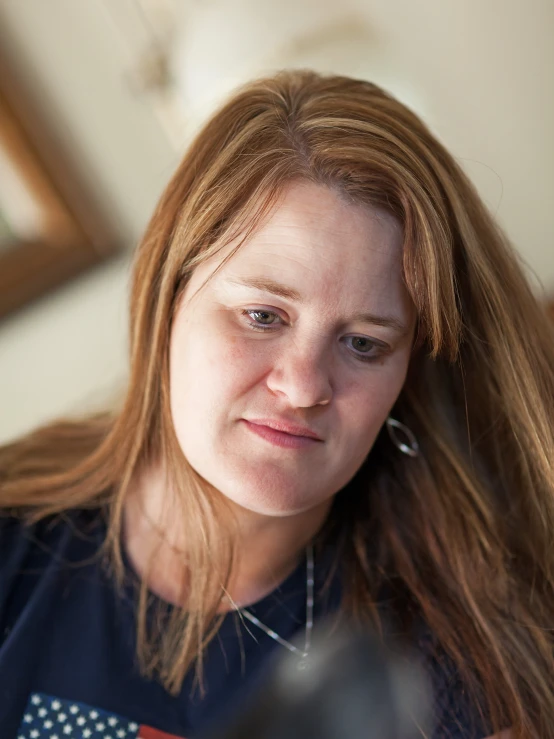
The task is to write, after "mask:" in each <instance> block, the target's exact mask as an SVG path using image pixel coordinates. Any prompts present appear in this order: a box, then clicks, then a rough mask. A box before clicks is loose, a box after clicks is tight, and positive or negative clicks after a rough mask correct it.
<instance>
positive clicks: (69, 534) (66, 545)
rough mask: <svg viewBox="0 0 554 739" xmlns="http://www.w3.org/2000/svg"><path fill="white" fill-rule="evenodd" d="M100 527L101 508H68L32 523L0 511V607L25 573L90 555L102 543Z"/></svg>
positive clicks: (36, 571)
mask: <svg viewBox="0 0 554 739" xmlns="http://www.w3.org/2000/svg"><path fill="white" fill-rule="evenodd" d="M101 527H102V518H101V513H100V510H99V509H96V510H90V511H83V510H69V511H66V512H64V513H63V514H59V515H56V516H50V517H47V518H44V519H41V520H40V521H38V522H36V523H32V524H31V523H28V522H27V521H26V520H25V519H23V518H22V517H20V516H16V515H10V514H9V513H7V512H2V511H0V611H1V607H2V601H3V600H5V599H6V598H7V597H8V596H7V594H8V593H9V591H10V587H11V585H12V584H13V583H14V582H15V581H16V580H17V579H18V578H20V577H21V576H22V574H25V573H38V572H40V571H41V570H44V569H46V568H47V567H49V566H51V565H52V564H55V563H57V562H60V563H61V562H64V563H68V562H77V561H79V559H81V560H82V559H83V558H85V557H89V556H91V554H92V553H93V551H95V550H98V548H99V544H100V543H101V540H102V537H101V535H100V532H101Z"/></svg>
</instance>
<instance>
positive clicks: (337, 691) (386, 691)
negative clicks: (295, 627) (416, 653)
mask: <svg viewBox="0 0 554 739" xmlns="http://www.w3.org/2000/svg"><path fill="white" fill-rule="evenodd" d="M328 633H329V632H328V630H327V631H325V634H324V629H321V628H320V629H319V630H318V631H317V632H316V638H315V640H314V646H313V649H312V651H311V652H310V656H309V658H308V664H307V665H306V666H305V668H304V669H301V668H299V660H298V658H297V657H295V656H294V655H293V654H291V653H288V652H285V651H284V650H283V651H282V652H279V655H278V659H277V661H276V664H275V665H274V671H273V673H272V675H271V677H270V678H269V680H268V681H267V682H264V684H263V686H260V691H259V692H258V693H257V695H255V696H254V700H253V701H252V702H250V704H249V708H248V709H247V710H246V712H245V713H243V715H242V716H241V717H240V719H239V720H238V721H237V722H236V723H235V724H234V725H233V726H231V727H230V729H229V730H227V731H226V732H225V733H223V734H216V735H215V736H214V735H212V736H211V737H210V739H253V738H254V737H255V739H308V738H309V737H317V738H318V739H412V738H413V739H415V738H416V737H421V736H423V735H424V734H423V732H429V724H430V720H429V717H430V706H431V700H430V696H431V689H430V685H429V682H428V680H427V678H426V675H425V673H424V672H423V670H422V668H421V667H420V666H419V665H418V664H417V661H416V660H415V657H413V658H410V655H409V654H408V653H407V652H404V651H401V650H400V649H396V648H395V649H394V650H393V649H391V648H390V647H389V648H385V647H384V646H383V645H382V643H381V642H380V641H379V640H378V638H377V637H376V636H374V635H373V634H372V633H371V632H367V631H360V630H357V629H356V628H355V627H342V628H341V629H338V630H337V631H336V632H335V633H334V634H333V635H332V636H327V634H328Z"/></svg>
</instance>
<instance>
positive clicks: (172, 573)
mask: <svg viewBox="0 0 554 739" xmlns="http://www.w3.org/2000/svg"><path fill="white" fill-rule="evenodd" d="M172 499H174V496H173V495H172V494H171V491H169V490H168V489H167V486H166V484H165V475H163V473H162V470H160V469H156V468H153V467H152V468H150V469H148V470H147V471H145V472H144V473H142V474H141V475H140V476H139V477H137V479H136V482H135V483H134V485H133V487H132V490H131V491H130V493H129V497H128V499H127V501H126V504H125V515H124V522H125V523H124V545H125V548H126V551H127V555H128V557H129V559H130V561H131V563H132V565H133V567H134V569H135V571H136V572H137V574H138V575H139V576H144V574H145V573H146V571H147V570H148V568H149V566H150V565H151V559H152V557H153V556H154V555H155V559H154V560H153V564H152V566H150V570H149V574H148V586H149V588H150V590H152V592H154V593H156V594H157V595H158V596H159V597H161V598H162V599H164V600H167V601H169V602H171V603H178V604H179V605H186V604H185V603H184V602H183V592H186V585H185V583H186V579H187V577H188V573H187V572H186V565H185V564H184V563H185V562H186V559H187V557H186V554H187V550H188V549H189V548H190V547H191V546H193V545H194V546H198V545H199V544H200V542H197V541H196V542H191V541H190V539H189V541H187V540H186V538H187V534H185V533H184V532H183V526H182V524H181V521H180V519H179V516H178V515H173V513H174V512H172V511H167V509H166V506H167V501H171V500H172ZM330 505H331V500H329V501H325V502H324V503H322V504H320V505H319V506H317V507H315V508H312V509H310V510H308V511H303V512H301V513H298V514H295V515H289V516H266V515H262V514H258V513H256V512H254V511H250V510H247V509H244V508H241V507H239V506H236V505H234V504H231V508H232V515H233V518H234V519H235V520H236V522H237V525H238V541H239V542H240V547H239V549H238V551H237V553H236V558H235V563H234V567H233V571H232V573H231V577H230V580H229V583H228V587H227V593H228V595H229V596H230V600H231V601H232V602H233V603H234V604H236V605H238V606H248V605H250V604H251V603H254V602H256V601H258V600H260V599H261V598H263V597H264V596H266V595H268V594H269V593H270V592H271V591H272V590H274V589H275V588H276V587H277V586H278V585H279V584H280V583H281V582H283V580H284V579H285V578H286V577H287V576H288V575H289V574H290V573H291V572H292V571H293V570H294V569H295V568H296V567H297V566H298V564H299V562H300V561H301V560H302V559H303V558H304V556H305V550H306V546H307V545H308V543H309V542H310V541H312V539H313V538H314V536H315V535H316V534H317V532H318V531H319V529H320V528H321V526H322V525H323V522H324V521H325V518H326V517H327V513H328V511H329V508H330ZM165 522H170V523H169V524H168V523H165ZM188 536H190V534H188ZM232 608H233V606H232V605H231V602H230V601H229V600H228V599H225V598H224V599H223V600H222V603H221V608H220V610H221V611H226V610H231V609H232Z"/></svg>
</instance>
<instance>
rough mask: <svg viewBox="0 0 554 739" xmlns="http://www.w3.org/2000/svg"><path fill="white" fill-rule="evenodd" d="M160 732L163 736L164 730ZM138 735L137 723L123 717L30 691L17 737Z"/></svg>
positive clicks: (136, 738)
mask: <svg viewBox="0 0 554 739" xmlns="http://www.w3.org/2000/svg"><path fill="white" fill-rule="evenodd" d="M143 728H144V729H145V730H147V728H148V727H143ZM160 735H161V736H166V735H165V734H163V732H162V733H161V734H160ZM140 736H142V731H141V727H140V726H139V723H138V722H136V721H129V719H128V718H125V717H124V716H121V715H117V714H115V713H111V712H109V711H105V710H103V709H101V708H93V707H92V706H90V705H86V704H84V703H78V702H76V701H74V700H66V699H64V698H56V697H54V696H49V695H45V694H43V693H33V694H31V695H30V696H29V700H28V703H27V707H26V709H25V712H24V714H23V717H22V720H21V725H20V727H19V733H18V734H17V739H140ZM0 739H1V737H0Z"/></svg>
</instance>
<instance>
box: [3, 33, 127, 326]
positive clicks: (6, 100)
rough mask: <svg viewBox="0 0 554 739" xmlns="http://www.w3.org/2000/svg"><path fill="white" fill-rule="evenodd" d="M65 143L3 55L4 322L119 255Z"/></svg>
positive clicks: (118, 246)
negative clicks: (13, 314) (38, 299)
mask: <svg viewBox="0 0 554 739" xmlns="http://www.w3.org/2000/svg"><path fill="white" fill-rule="evenodd" d="M0 49H2V46H1V45H0ZM61 138H62V136H61V133H60V132H59V130H58V132H57V133H56V131H55V130H54V127H53V126H52V125H51V123H50V122H49V121H48V120H47V116H45V114H44V110H43V109H41V106H40V105H39V104H38V103H37V102H36V101H34V100H33V96H32V95H31V93H30V91H29V89H28V86H26V85H25V84H24V81H23V79H22V78H21V75H20V74H18V70H17V67H16V65H14V64H13V61H12V59H11V58H9V57H8V56H7V55H6V53H5V50H3V51H2V53H0V319H1V318H3V317H5V316H7V315H8V314H10V313H12V312H13V311H15V310H17V309H19V308H22V307H23V306H25V305H27V304H28V303H30V302H31V301H33V300H35V299H36V298H38V297H40V296H42V295H45V294H46V293H48V292H50V291H51V290H53V289H54V288H55V287H57V286H59V285H61V284H62V283H64V282H66V281H67V280H69V279H70V278H71V277H75V276H76V275H78V274H80V273H82V272H84V271H85V270H87V269H89V268H91V267H92V266H93V265H95V264H98V263H100V262H102V261H104V260H105V259H107V258H109V257H110V256H113V255H114V254H116V253H117V252H118V251H120V249H121V243H120V239H119V238H118V236H117V235H116V231H115V229H114V227H113V226H112V225H111V224H110V223H109V220H108V218H107V216H106V214H104V213H103V212H102V211H101V209H100V208H99V207H98V205H97V204H96V203H95V199H94V197H93V195H92V193H91V192H90V186H87V184H86V182H85V179H84V177H83V175H82V173H81V172H79V171H78V167H77V166H76V163H75V161H73V159H72V157H71V154H70V152H69V151H68V150H67V146H64V145H63V144H62V141H61Z"/></svg>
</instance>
